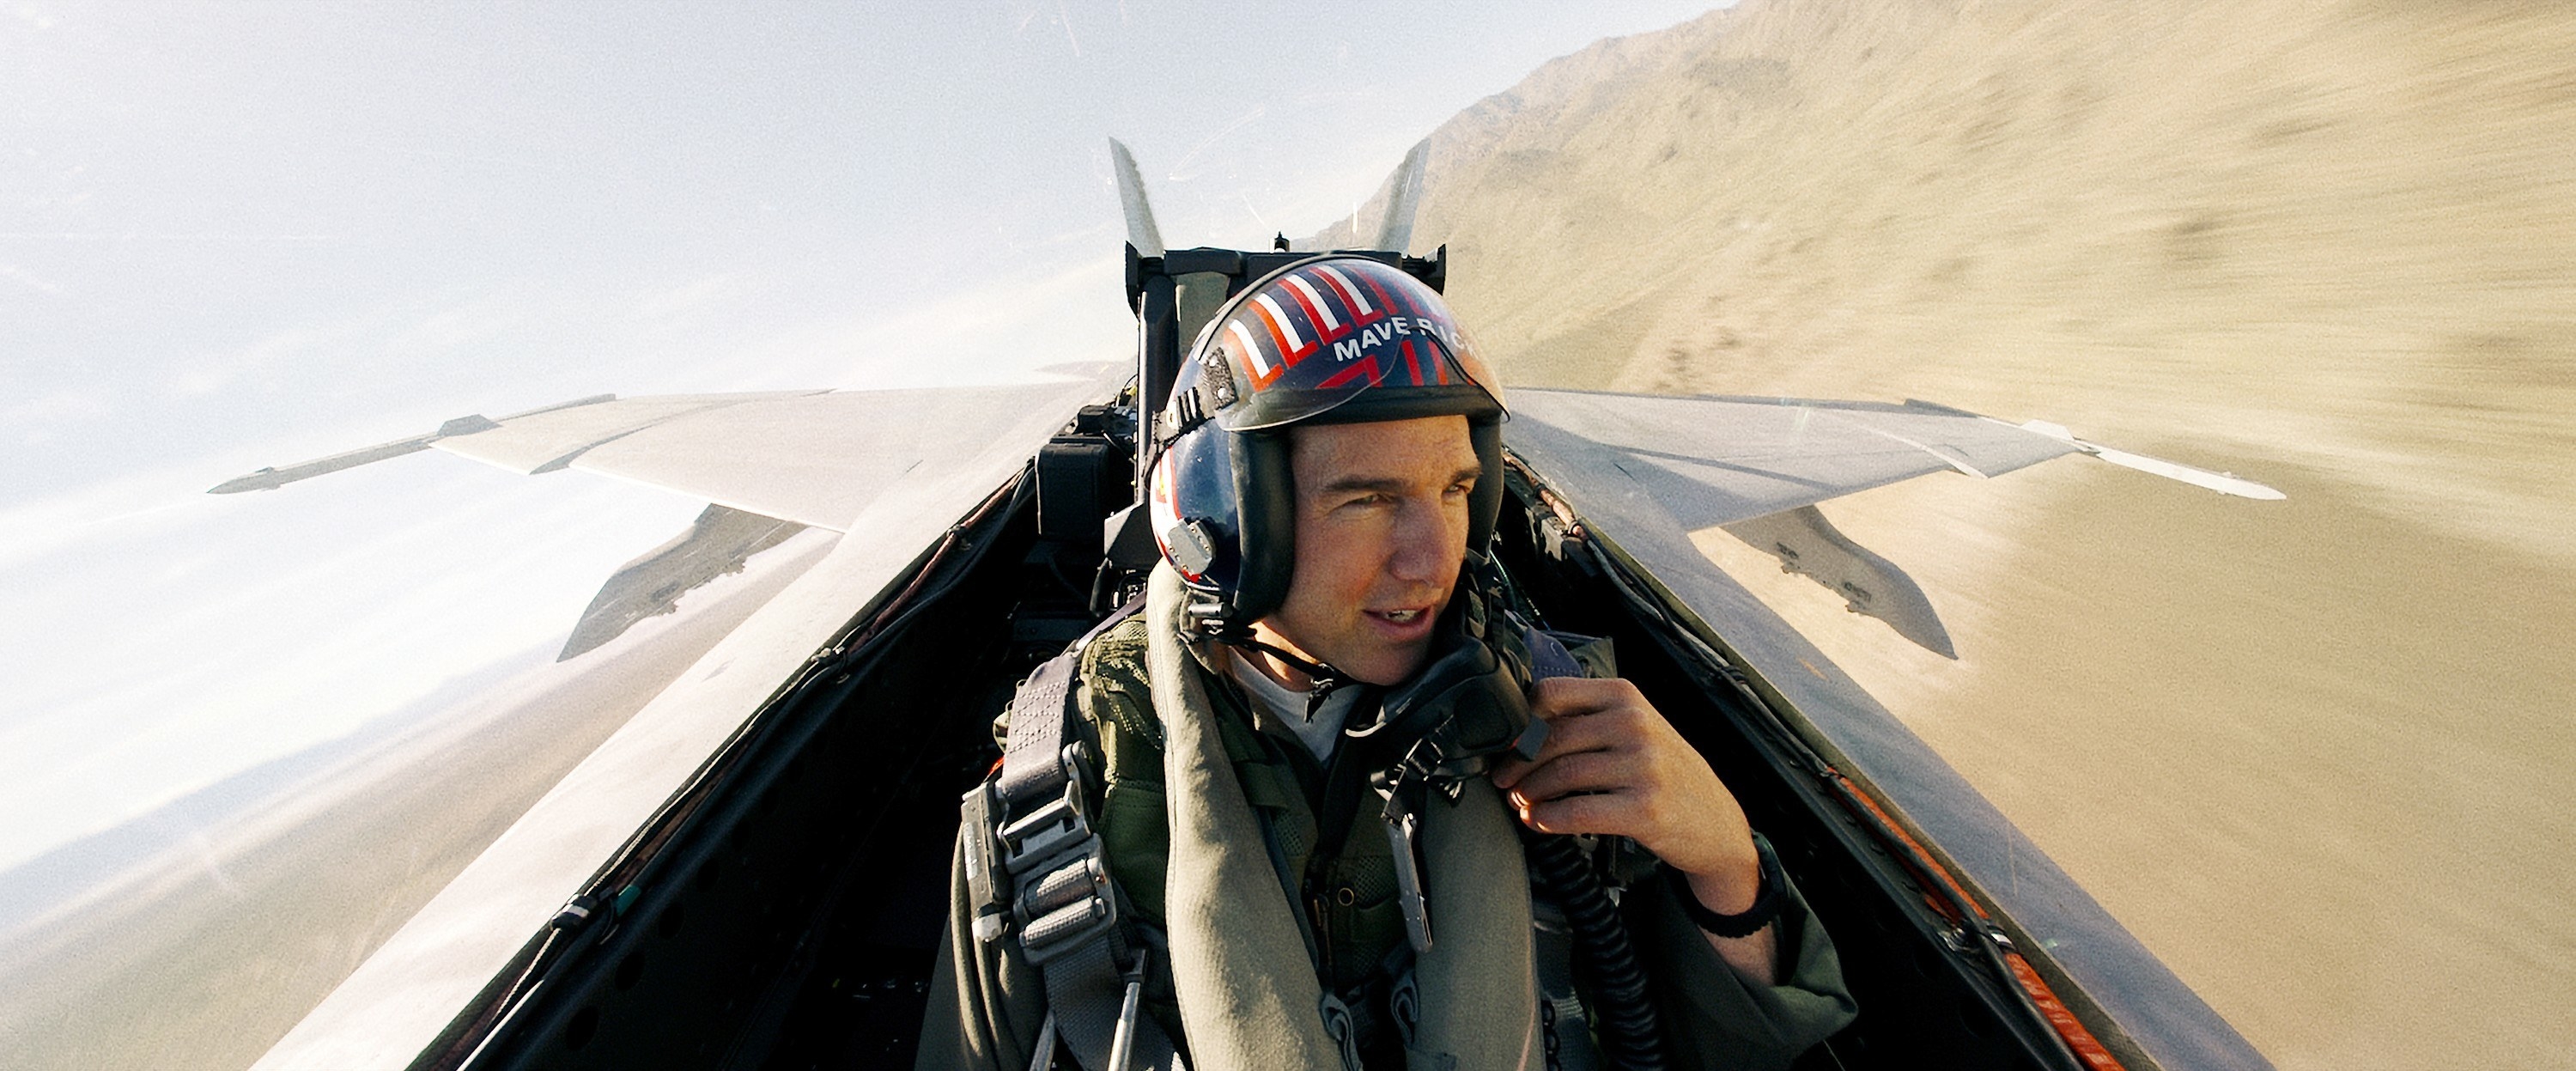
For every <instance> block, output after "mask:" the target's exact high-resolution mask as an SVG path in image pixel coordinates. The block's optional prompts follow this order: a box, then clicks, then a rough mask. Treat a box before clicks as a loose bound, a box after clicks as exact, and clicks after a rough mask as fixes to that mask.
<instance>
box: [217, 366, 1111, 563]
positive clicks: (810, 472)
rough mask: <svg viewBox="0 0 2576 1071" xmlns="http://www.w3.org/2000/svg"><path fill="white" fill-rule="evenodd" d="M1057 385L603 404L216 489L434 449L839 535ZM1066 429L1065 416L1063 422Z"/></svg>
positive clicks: (392, 446) (482, 424)
mask: <svg viewBox="0 0 2576 1071" xmlns="http://www.w3.org/2000/svg"><path fill="white" fill-rule="evenodd" d="M1063 393H1064V388H1063V384H1060V383H1057V384H1033V385H1028V384H1024V385H1013V386H990V387H935V388H923V389H914V390H866V391H773V392H763V393H748V394H679V395H658V396H649V397H640V398H618V397H616V396H614V395H602V396H599V397H596V398H584V399H581V400H579V401H574V402H567V403H564V404H562V405H556V406H548V407H546V408H543V409H536V410H531V411H529V412H525V413H518V414H513V415H511V416H505V417H499V418H486V417H484V416H481V415H480V414H477V415H474V416H465V417H458V418H456V419H454V420H450V421H448V422H447V423H446V424H444V425H442V426H441V427H440V429H439V431H437V432H435V433H432V434H430V435H425V436H418V437H415V438H411V439H401V440H396V441H394V442H391V443H386V444H383V445H380V446H372V447H368V448H366V449H364V450H354V451H350V452H348V453H345V454H336V455H333V456H332V457H328V458H322V459H320V460H317V461H309V462H305V463H303V464H301V465H290V466H286V467H284V468H278V469H262V470H260V471H259V472H254V473H251V474H250V475H247V476H243V477H240V478H238V479H235V480H231V481H229V482H226V483H224V484H221V485H218V486H217V487H215V488H214V490H215V491H216V492H217V493H231V492H235V491H251V490H266V489H269V488H274V487H277V486H280V485H282V484H286V483H290V482H293V481H295V480H299V479H305V478H308V477H311V476H318V475H321V474H322V473H325V472H336V471H339V470H340V469H344V468H348V467H351V466H353V465H359V464H366V463H368V462H371V461H378V460H383V459H385V458H388V457H398V456H401V455H403V454H407V453H412V452H414V451H418V450H442V451H445V452H447V453H451V454H455V455H457V456H459V457H467V458H472V459H474V460H476V461H481V462H484V463H486V464H489V465H494V466H497V467H500V468H504V469H508V470H510V471H512V472H517V473H521V474H525V475H539V474H543V473H549V472H557V471H561V470H564V469H575V470H579V471H583V472H595V473H599V474H601V475H605V476H615V477H618V478H620V479H625V480H632V481H634V482H637V483H643V484H649V485H651V486H654V487H660V488H664V489H667V490H671V491H677V492H679V493H681V494H684V495H689V496H691V497H695V498H702V499H705V500H707V501H709V502H713V503H715V504H716V505H719V506H723V507H726V508H728V509H731V510H734V511H737V512H740V513H749V514H757V515H759V516H763V517H771V518H776V519H778V520H781V521H791V522H794V523H796V524H801V525H806V526H809V527H814V528H824V529H829V530H831V531H835V532H846V531H848V530H849V525H850V522H851V519H852V518H855V517H857V516H858V515H859V513H860V511H861V510H863V509H865V508H866V506H867V504H868V503H869V502H870V501H872V500H874V499H875V498H876V497H877V496H878V495H879V494H881V493H883V492H884V491H885V490H886V488H888V487H890V486H893V484H894V482H895V481H896V480H897V479H898V478H900V477H902V476H903V475H904V474H905V473H908V472H910V471H912V470H913V469H914V468H915V467H916V466H919V465H922V464H924V463H925V462H931V461H936V460H937V459H936V458H935V457H932V456H930V455H929V454H928V453H925V448H932V449H935V448H936V447H937V446H938V443H939V440H940V437H939V436H936V435H930V434H927V433H928V432H930V431H932V430H934V429H958V430H964V429H973V428H976V427H979V426H984V425H987V424H989V423H991V422H992V421H993V419H994V418H995V416H996V415H997V414H1017V413H1026V412H1029V411H1031V410H1033V409H1038V408H1045V407H1048V406H1051V405H1058V403H1060V402H1061V401H1062V398H1061V395H1062V394H1063ZM1063 416H1064V417H1065V418H1066V419H1070V418H1071V416H1072V413H1071V410H1070V409H1066V410H1065V411H1064V413H1063Z"/></svg>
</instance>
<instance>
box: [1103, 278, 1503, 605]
mask: <svg viewBox="0 0 2576 1071" xmlns="http://www.w3.org/2000/svg"><path fill="white" fill-rule="evenodd" d="M1453 414H1454V415H1463V416H1465V417H1466V418H1467V425H1468V434H1469V438H1470V440H1471V441H1472V442H1473V444H1474V446H1475V450H1476V457H1477V459H1478V460H1479V461H1481V462H1482V463H1483V469H1484V472H1483V475H1482V476H1481V477H1480V478H1479V479H1478V480H1477V481H1476V489H1475V492H1474V494H1473V496H1472V497H1471V498H1470V500H1469V505H1468V517H1469V524H1468V533H1467V549H1468V552H1469V553H1470V554H1477V553H1481V552H1482V551H1483V550H1484V548H1485V545H1486V543H1487V542H1488V540H1490V539H1491V537H1492V536H1493V533H1494V518H1495V515H1496V513H1497V512H1499V511H1500V509H1501V506H1502V495H1503V481H1502V475H1503V473H1502V427H1501V425H1502V421H1503V420H1504V418H1505V417H1506V415H1507V414H1506V412H1505V410H1504V408H1503V399H1502V385H1501V384H1500V383H1499V382H1498V381H1497V380H1496V379H1495V378H1494V374H1493V372H1492V371H1491V370H1489V369H1488V368H1486V367H1485V363H1484V361H1483V360H1481V359H1479V358H1478V357H1477V355H1476V347H1475V344H1474V343H1473V342H1472V341H1470V340H1469V338H1468V336H1467V334H1466V332H1465V331H1463V330H1461V329H1460V328H1459V326H1458V323H1457V320H1456V318H1455V317H1453V316H1452V315H1451V314H1450V312H1449V306H1448V304H1447V303H1446V302H1444V301H1442V300H1441V299H1440V295H1439V293H1438V292H1437V291H1434V290H1432V289H1431V288H1430V287H1429V286H1427V285H1424V284H1423V283H1422V281H1421V280H1418V279H1415V278H1414V277H1413V276H1411V275H1408V274H1406V273H1405V272H1404V271H1402V270H1401V269H1398V268H1396V267H1394V266H1392V265H1389V264H1386V263H1385V262H1383V261H1379V260H1376V259H1373V258H1369V257H1364V256H1355V255H1330V256H1319V257H1315V258H1313V259H1310V260H1303V261H1299V262H1297V263H1294V264H1290V265H1287V266H1286V267H1283V268H1281V269H1279V270H1278V271H1275V272H1272V273H1270V274H1269V275H1266V276H1263V277H1262V278H1261V279H1260V280H1258V281H1256V282H1254V283H1253V284H1252V285H1250V286H1247V287H1245V288H1244V289H1243V290H1242V291H1241V292H1240V293H1238V294H1236V295H1235V296H1234V297H1233V298H1231V299H1229V300H1228V301H1227V302H1226V304H1225V305H1223V306H1221V307H1220V308H1219V309H1218V310H1217V313H1216V315H1215V316H1214V317H1212V318H1210V319H1209V320H1208V323H1207V326H1206V328H1205V329H1203V330H1202V331H1200V332H1199V336H1198V340H1197V342H1196V343H1195V344H1193V345H1192V346H1191V347H1190V354H1189V358H1188V360H1186V361H1184V362H1183V363H1182V367H1181V371H1180V374H1179V376H1178V377H1177V378H1176V379H1175V381H1174V383H1173V386H1172V398H1171V402H1170V403H1169V405H1167V406H1166V407H1165V409H1164V410H1163V412H1162V413H1161V414H1159V415H1158V416H1157V417H1156V418H1155V432H1156V435H1157V436H1158V437H1159V438H1160V439H1161V441H1162V444H1163V449H1162V454H1161V457H1160V458H1159V459H1158V460H1156V461H1155V463H1154V467H1153V471H1152V473H1151V474H1150V475H1149V476H1148V479H1149V481H1150V483H1149V490H1148V501H1149V505H1148V509H1149V510H1150V514H1149V516H1150V518H1151V521H1152V524H1151V527H1152V528H1153V531H1154V540H1155V542H1156V543H1157V544H1158V545H1159V546H1160V547H1161V548H1162V552H1163V559H1164V560H1165V561H1167V562H1170V563H1171V565H1172V567H1173V568H1174V569H1175V570H1177V571H1178V572H1179V573H1180V575H1181V578H1182V579H1183V580H1184V581H1186V582H1187V583H1188V584H1189V586H1190V588H1191V589H1192V590H1193V591H1194V592H1195V594H1196V596H1197V597H1196V598H1194V599H1192V606H1191V611H1192V614H1193V615H1194V616H1195V617H1197V618H1198V619H1199V620H1200V622H1201V624H1202V625H1203V626H1204V627H1207V628H1208V629H1210V630H1211V631H1214V632H1217V633H1220V634H1223V633H1227V632H1232V631H1236V630H1239V629H1241V628H1244V627H1246V626H1249V625H1250V624H1251V623H1252V622H1254V621H1257V620H1260V619H1261V618H1262V617H1264V616H1266V615H1268V614H1269V613H1271V612H1272V611H1274V610H1277V609H1278V608H1279V606H1280V604H1281V603H1282V602H1283V601H1285V600H1286V599H1287V597H1288V581H1289V578H1290V577H1291V576H1292V575H1294V573H1295V570H1296V524H1295V513H1294V510H1295V501H1296V499H1295V492H1294V489H1293V488H1292V487H1291V486H1290V477H1289V464H1288V429H1290V428H1292V427H1294V426H1296V425H1298V424H1327V423H1353V424H1355V423H1366V422H1371V421H1381V420H1405V419H1410V418H1414V417H1425V416H1448V415H1453Z"/></svg>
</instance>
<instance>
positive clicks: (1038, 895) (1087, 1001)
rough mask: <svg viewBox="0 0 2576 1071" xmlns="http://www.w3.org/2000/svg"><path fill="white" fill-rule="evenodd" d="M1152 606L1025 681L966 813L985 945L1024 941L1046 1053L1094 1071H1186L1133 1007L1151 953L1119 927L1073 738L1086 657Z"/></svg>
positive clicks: (970, 879)
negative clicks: (1042, 984)
mask: <svg viewBox="0 0 2576 1071" xmlns="http://www.w3.org/2000/svg"><path fill="white" fill-rule="evenodd" d="M1143 607H1144V603H1143V600H1141V599H1140V600H1136V601H1132V602H1130V603H1128V604H1127V605H1126V606H1124V607H1121V608H1120V609H1119V610H1118V612H1116V613H1113V614H1111V615H1109V617H1108V619H1106V620H1104V621H1102V622H1101V623H1100V624H1098V625H1096V626H1094V627H1093V628H1092V629H1091V631H1090V632H1087V633H1085V634H1083V637H1082V638H1081V639H1080V640H1078V641H1075V643H1074V644H1073V646H1072V647H1070V648H1068V649H1067V650H1066V651H1065V652H1064V653H1063V654H1060V655H1057V656H1055V657H1054V658H1051V659H1048V660H1047V661H1046V663H1045V664H1043V665H1041V666H1039V667H1038V668H1037V671H1036V672H1034V673H1031V674H1029V678H1028V679H1027V680H1025V681H1022V682H1021V683H1020V687H1019V691H1018V693H1017V694H1015V695H1013V696H1012V698H1011V729H1010V736H1009V738H1008V739H1007V740H1006V741H1005V742H1004V745H1003V749H1002V769H1001V773H1000V775H999V776H997V777H995V778H993V779H992V780H990V781H987V782H985V783H983V784H980V785H977V786H976V787H975V789H974V790H973V791H970V792H968V793H967V794H966V799H965V801H964V805H963V807H962V808H961V816H962V817H963V819H964V820H965V823H966V828H967V830H968V831H969V836H970V839H971V841H972V842H973V843H971V844H970V845H969V848H968V851H967V853H966V855H967V886H968V892H969V895H971V896H972V897H973V898H974V900H975V936H976V938H977V939H979V940H982V941H987V942H990V941H994V940H999V939H1001V938H1002V937H1003V936H1004V935H1006V934H1010V933H1014V932H1016V934H1017V935H1018V939H1019V942H1020V951H1021V954H1022V955H1023V956H1025V957H1026V958H1027V959H1028V961H1029V963H1030V964H1031V965H1033V966H1035V967H1037V968H1038V969H1039V971H1040V972H1041V973H1042V974H1043V975H1044V977H1045V979H1046V998H1047V1011H1048V1018H1049V1020H1050V1021H1051V1022H1052V1024H1053V1026H1054V1030H1053V1035H1054V1038H1053V1039H1049V1038H1045V1037H1041V1039H1040V1041H1041V1043H1042V1044H1051V1042H1052V1040H1055V1039H1060V1040H1061V1041H1062V1042H1063V1043H1064V1046H1065V1047H1066V1048H1068V1049H1070V1050H1072V1052H1073V1057H1074V1060H1075V1061H1076V1062H1077V1063H1079V1064H1081V1065H1082V1066H1083V1067H1084V1068H1087V1069H1090V1071H1127V1068H1129V1067H1139V1068H1154V1069H1156V1071H1186V1065H1185V1064H1184V1063H1183V1062H1182V1060H1181V1058H1180V1056H1179V1054H1178V1052H1177V1050H1176V1048H1175V1047H1174V1045H1173V1044H1172V1039H1171V1038H1170V1037H1169V1036H1168V1035H1166V1034H1165V1033H1164V1032H1163V1028H1162V1026H1161V1024H1159V1023H1157V1022H1155V1021H1154V1020H1153V1018H1152V1017H1150V1016H1140V1015H1139V1014H1138V1013H1137V1008H1136V1005H1135V1002H1134V1001H1133V1000H1132V999H1130V994H1131V992H1132V990H1133V989H1134V988H1135V987H1136V986H1137V985H1138V984H1140V983H1141V981H1142V979H1143V977H1144V970H1145V967H1146V963H1145V958H1144V957H1145V951H1144V949H1142V948H1135V947H1130V944H1129V942H1128V940H1127V935H1126V932H1125V929H1124V928H1123V927H1121V926H1120V925H1119V910H1118V904H1119V899H1120V898H1119V895H1118V890H1117V887H1116V886H1115V884H1114V883H1112V881H1111V880H1110V876H1109V861H1108V858H1107V857H1106V855H1105V854H1104V853H1103V849H1102V845H1101V840H1100V834H1099V831H1098V830H1096V829H1094V828H1093V826H1092V815H1091V805H1090V799H1091V789H1092V784H1091V778H1092V773H1091V770H1090V763H1089V762H1088V761H1087V760H1086V759H1085V758H1084V757H1083V752H1082V746H1081V744H1080V743H1079V742H1078V741H1075V740H1072V739H1069V738H1070V734H1071V733H1072V732H1073V731H1074V728H1073V727H1074V725H1075V723H1076V722H1077V721H1078V720H1079V717H1080V715H1079V714H1078V712H1077V711H1076V710H1075V708H1074V704H1073V702H1072V697H1073V685H1074V683H1075V678H1076V677H1077V676H1078V675H1079V671H1080V663H1081V658H1082V652H1083V649H1084V648H1086V647H1088V646H1090V645H1091V641H1092V639H1093V638H1094V637H1097V636H1099V635H1100V634H1101V633H1103V632H1106V631H1108V630H1109V629H1110V628H1112V627H1114V626H1116V625H1117V624H1118V623H1119V622H1121V621H1124V620H1126V619H1127V618H1130V617H1133V616H1135V615H1136V613H1137V612H1138V611H1140V610H1142V609H1143ZM1122 1035H1124V1041H1125V1044H1124V1045H1122V1044H1121V1040H1122ZM1121 1049H1123V1050H1124V1051H1120V1050H1121ZM1036 1056H1037V1059H1038V1061H1039V1066H1044V1065H1045V1064H1046V1063H1048V1062H1050V1061H1051V1059H1052V1054H1051V1052H1049V1051H1047V1050H1045V1049H1041V1051H1040V1052H1039V1053H1037V1054H1036ZM1115 1058H1123V1059H1115Z"/></svg>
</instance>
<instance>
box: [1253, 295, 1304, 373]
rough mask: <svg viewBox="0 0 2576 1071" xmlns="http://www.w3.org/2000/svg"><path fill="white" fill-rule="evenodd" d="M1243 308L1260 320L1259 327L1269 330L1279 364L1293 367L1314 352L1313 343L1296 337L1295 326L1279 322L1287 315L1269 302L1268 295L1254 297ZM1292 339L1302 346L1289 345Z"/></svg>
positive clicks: (1273, 303) (1274, 303)
mask: <svg viewBox="0 0 2576 1071" xmlns="http://www.w3.org/2000/svg"><path fill="white" fill-rule="evenodd" d="M1243 307H1244V308H1247V309H1251V310H1252V314H1253V315H1255V316H1258V317H1260V318H1261V325H1262V326H1263V327H1267V328H1269V329H1270V341H1272V342H1274V343H1276V344H1278V346H1279V363H1280V364H1282V365H1286V366H1294V365H1295V364H1296V363H1297V362H1298V361H1301V360H1304V359H1305V357H1306V355H1307V354H1309V353H1313V352H1315V343H1314V342H1312V341H1310V340H1308V339H1303V338H1298V337H1297V325H1295V324H1292V323H1283V322H1281V317H1284V316H1286V315H1288V313H1287V311H1286V310H1283V309H1280V308H1279V306H1278V304H1277V303H1276V302H1273V301H1271V300H1270V295H1268V294H1258V295H1255V296H1254V297H1253V299H1252V300H1250V301H1247V302H1244V303H1243ZM1292 339H1293V340H1295V341H1296V342H1301V343H1304V345H1302V346H1299V345H1291V344H1290V340H1292Z"/></svg>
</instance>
